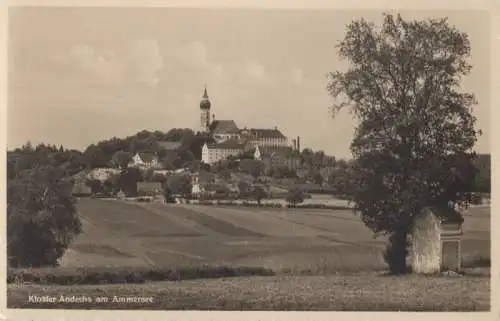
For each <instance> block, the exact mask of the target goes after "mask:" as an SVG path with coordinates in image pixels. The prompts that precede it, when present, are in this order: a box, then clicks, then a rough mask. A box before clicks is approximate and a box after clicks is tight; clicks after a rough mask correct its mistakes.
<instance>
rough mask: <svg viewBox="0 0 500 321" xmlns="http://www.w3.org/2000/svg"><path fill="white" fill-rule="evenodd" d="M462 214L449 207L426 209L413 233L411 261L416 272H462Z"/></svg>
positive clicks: (416, 220) (414, 226)
mask: <svg viewBox="0 0 500 321" xmlns="http://www.w3.org/2000/svg"><path fill="white" fill-rule="evenodd" d="M462 223H463V218H462V215H461V214H460V213H459V212H457V211H456V210H454V209H452V208H448V207H442V208H438V207H426V208H424V209H423V210H422V211H421V212H420V214H419V215H417V217H415V224H414V225H413V230H412V232H411V248H410V261H411V266H412V270H413V272H414V273H419V274H432V273H438V272H440V271H442V270H452V271H459V270H460V268H461V266H460V260H461V258H460V252H461V236H462Z"/></svg>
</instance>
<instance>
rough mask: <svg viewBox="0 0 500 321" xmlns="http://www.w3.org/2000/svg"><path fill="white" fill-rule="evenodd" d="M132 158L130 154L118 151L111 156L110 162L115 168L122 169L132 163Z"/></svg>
mask: <svg viewBox="0 0 500 321" xmlns="http://www.w3.org/2000/svg"><path fill="white" fill-rule="evenodd" d="M132 157H133V155H132V153H130V152H126V151H123V150H119V151H117V152H116V153H114V154H113V157H112V158H111V161H112V162H113V164H114V165H115V166H116V167H118V168H121V169H124V168H127V167H128V165H129V164H130V162H131V161H132Z"/></svg>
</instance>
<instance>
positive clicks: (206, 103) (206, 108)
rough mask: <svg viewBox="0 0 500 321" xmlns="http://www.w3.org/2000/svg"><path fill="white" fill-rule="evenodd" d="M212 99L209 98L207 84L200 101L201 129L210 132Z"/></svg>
mask: <svg viewBox="0 0 500 321" xmlns="http://www.w3.org/2000/svg"><path fill="white" fill-rule="evenodd" d="M210 105H211V104H210V100H209V99H208V94H207V86H206V85H205V91H204V93H203V97H202V99H201V101H200V131H201V132H205V133H206V132H208V131H209V130H210Z"/></svg>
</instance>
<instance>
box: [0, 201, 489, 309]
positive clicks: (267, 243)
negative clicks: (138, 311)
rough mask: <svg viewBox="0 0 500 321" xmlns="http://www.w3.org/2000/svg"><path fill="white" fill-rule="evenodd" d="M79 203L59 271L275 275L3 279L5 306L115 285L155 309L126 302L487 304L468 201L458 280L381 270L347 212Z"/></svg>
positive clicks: (484, 234) (477, 218) (373, 245)
mask: <svg viewBox="0 0 500 321" xmlns="http://www.w3.org/2000/svg"><path fill="white" fill-rule="evenodd" d="M78 209H79V212H80V214H81V217H82V220H83V227H84V233H83V234H81V235H80V236H79V237H78V238H77V240H76V241H75V242H74V243H73V244H72V245H71V247H70V249H69V250H68V251H67V253H66V254H65V256H64V257H63V258H62V260H61V266H62V267H63V268H72V267H82V266H85V267H110V268H113V267H116V268H124V267H130V268H131V269H133V268H147V267H158V266H168V267H172V268H175V267H179V268H181V267H183V266H197V265H203V264H208V265H225V266H232V267H264V268H268V269H272V270H273V271H275V272H276V275H275V276H252V277H238V278H221V279H211V280H185V281H168V282H154V283H146V284H138V285H127V284H125V285H96V286H93V285H79V286H76V287H74V286H73V287H71V289H69V288H68V287H64V286H41V285H34V284H31V285H21V286H19V285H9V290H8V291H9V292H8V293H9V294H8V303H9V306H11V307H27V305H26V304H27V303H26V298H27V296H28V294H33V293H42V292H43V293H56V294H57V293H58V294H60V293H62V292H64V293H72V295H83V294H84V293H86V294H87V295H89V294H99V293H100V294H106V293H115V292H116V291H118V292H119V293H122V294H126V295H134V294H137V293H142V294H144V293H149V294H151V295H153V296H154V297H155V298H156V300H159V301H157V302H156V304H155V305H154V306H148V305H140V306H135V307H134V308H161V309H190V308H191V309H192V308H198V309H229V310H231V309H263V310H269V309H285V310H286V309H299V310H300V309H306V310H307V309H313V310H318V309H319V310H329V309H330V310H349V309H352V310H387V309H388V310H398V309H399V310H401V309H402V310H415V311H417V310H429V309H430V310H487V309H489V282H490V280H489V269H488V268H485V267H480V266H479V265H483V264H484V262H488V261H489V259H490V209H489V207H474V208H471V209H469V210H468V211H467V212H465V213H464V217H465V222H464V226H463V231H464V235H463V244H462V260H463V265H464V267H466V270H467V271H468V273H467V274H466V275H465V276H460V277H440V276H432V277H430V276H405V277H389V276H383V274H384V271H385V270H386V265H385V263H384V261H383V259H382V251H383V249H384V246H385V241H386V238H385V237H380V238H377V239H375V238H373V235H372V232H371V231H370V230H369V229H368V228H366V227H365V226H364V225H363V223H362V222H361V220H360V218H359V217H358V216H356V215H354V214H353V212H352V211H350V210H319V209H290V208H283V209H280V208H253V207H252V208H250V207H248V208H246V207H236V206H230V207H229V206H228V207H224V206H203V205H193V204H168V205H164V204H159V203H131V202H124V201H116V200H96V199H80V200H79V203H78ZM291 289H293V291H291ZM405 291H406V292H405ZM224 293H225V294H224ZM272 293H274V294H275V296H274V297H273V299H271V297H270V295H271V294H272ZM388 293H391V294H388ZM404 293H408V294H406V295H404ZM160 301H161V302H160ZM28 306H29V307H34V306H33V305H28ZM90 306H91V305H90ZM44 307H45V308H50V306H46V305H45V306H44ZM52 307H54V308H55V307H57V306H52ZM59 307H62V306H59ZM74 307H75V308H76V307H78V305H76V306H74ZM66 308H67V307H66ZM80 308H89V307H87V306H80ZM94 308H95V307H94ZM102 308H120V307H119V305H113V306H104V307H102ZM122 308H123V307H122Z"/></svg>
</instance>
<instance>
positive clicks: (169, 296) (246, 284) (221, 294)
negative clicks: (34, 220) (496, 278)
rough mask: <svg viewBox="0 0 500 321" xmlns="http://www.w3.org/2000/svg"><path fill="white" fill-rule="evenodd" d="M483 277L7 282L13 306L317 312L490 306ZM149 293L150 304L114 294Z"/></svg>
mask: <svg viewBox="0 0 500 321" xmlns="http://www.w3.org/2000/svg"><path fill="white" fill-rule="evenodd" d="M489 286H490V284H489V279H488V278H484V277H472V276H465V277H456V278H451V277H450V278H443V277H424V276H405V277H392V276H391V277H389V276H377V275H372V274H366V273H365V274H363V275H341V276H332V275H330V276H288V277H287V276H281V277H279V276H278V277H251V278H246V277H241V278H223V279H211V280H203V279H199V280H190V281H181V282H155V283H149V284H140V285H133V286H130V285H100V286H89V285H81V286H76V287H75V286H71V287H64V286H51V287H42V286H35V285H32V286H23V287H19V288H13V287H9V289H8V295H7V304H8V306H9V307H10V308H46V309H51V308H60V309H61V308H62V309H70V308H72V309H155V310H167V309H175V310H184V309H186V310H188V309H194V310H313V311H321V310H325V311H398V310H401V311H488V310H489V309H490V307H489V293H490V291H489ZM62 294H63V295H64V296H65V297H67V298H71V297H73V296H75V297H82V296H85V297H88V298H92V299H93V300H94V301H96V300H98V298H102V297H105V298H107V299H108V301H107V302H102V301H101V303H95V302H94V303H72V304H69V303H64V302H56V303H45V304H43V303H39V304H35V303H29V302H28V298H29V295H40V296H41V295H45V296H51V297H54V298H56V299H57V300H59V299H60V296H61V295H62ZM114 296H117V297H151V298H152V301H151V302H147V303H128V304H124V303H119V302H113V297H114Z"/></svg>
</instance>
